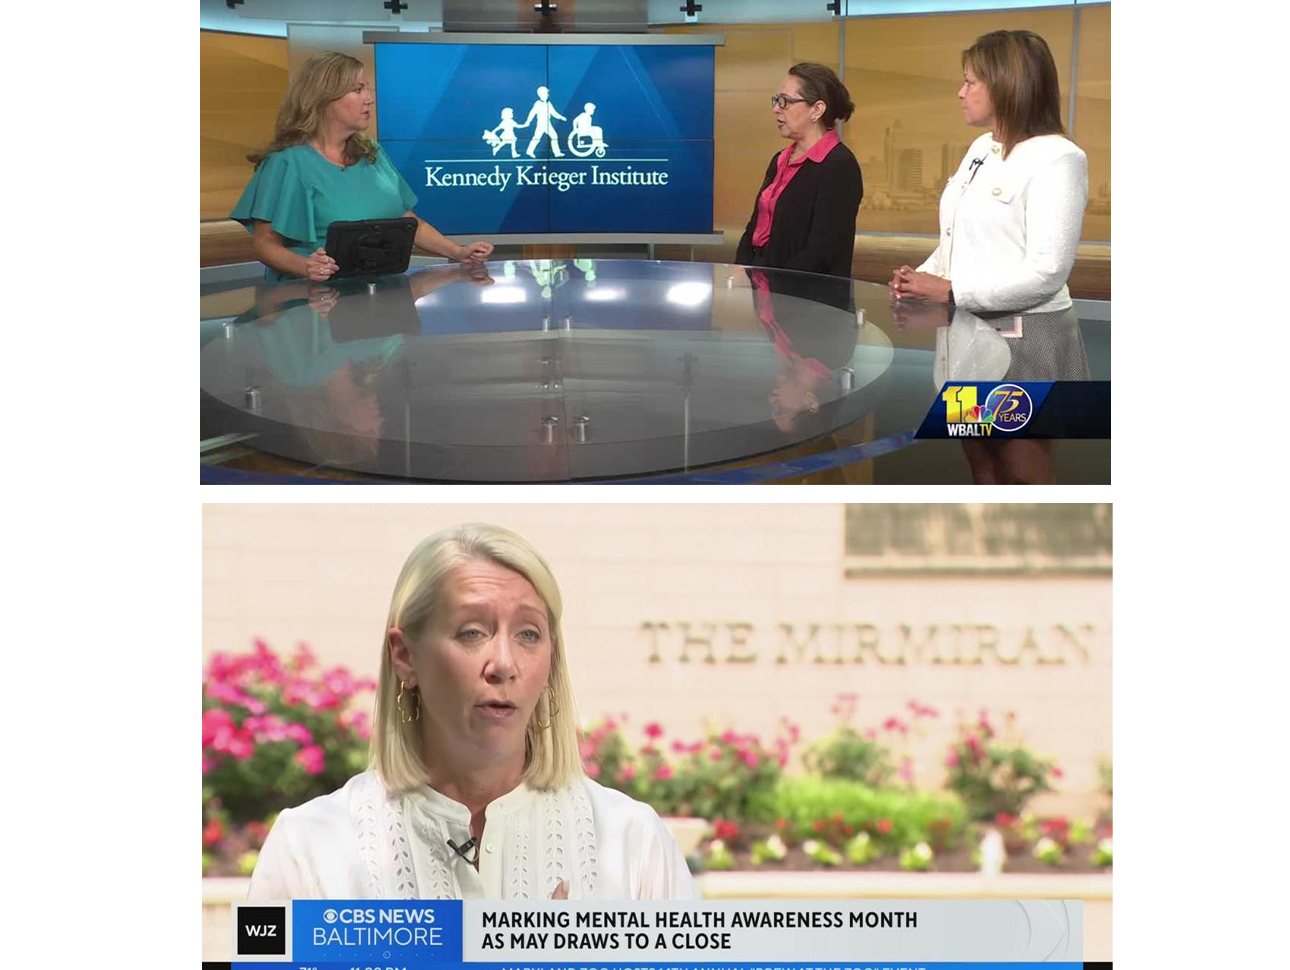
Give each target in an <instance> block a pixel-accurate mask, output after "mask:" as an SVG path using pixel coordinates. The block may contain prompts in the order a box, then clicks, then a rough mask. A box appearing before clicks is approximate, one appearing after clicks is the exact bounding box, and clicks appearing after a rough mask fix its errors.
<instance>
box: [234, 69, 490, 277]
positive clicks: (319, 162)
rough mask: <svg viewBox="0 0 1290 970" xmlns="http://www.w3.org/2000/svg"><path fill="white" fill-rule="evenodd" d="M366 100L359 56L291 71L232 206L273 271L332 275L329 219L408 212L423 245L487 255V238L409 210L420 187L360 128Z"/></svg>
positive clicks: (461, 254)
mask: <svg viewBox="0 0 1290 970" xmlns="http://www.w3.org/2000/svg"><path fill="white" fill-rule="evenodd" d="M372 102H373V98H372V92H371V88H369V87H368V84H367V80H366V79H365V78H364V77H363V62H362V61H360V60H358V59H356V58H353V57H350V56H349V55H348V54H338V53H326V54H315V55H314V56H313V57H311V58H309V59H308V60H307V61H305V63H304V64H303V65H302V66H301V67H300V69H299V70H298V71H297V72H296V73H295V74H294V75H293V76H292V78H291V83H290V85H289V86H288V87H287V93H286V95H285V96H284V97H283V99H282V107H281V108H279V110H278V120H277V124H276V126H275V129H274V133H273V141H272V143H271V144H270V145H269V146H268V147H267V148H265V149H264V150H263V151H261V152H256V153H254V154H251V155H248V156H247V161H249V162H252V163H253V164H254V165H255V174H254V175H252V176H251V181H250V183H248V185H247V187H246V191H244V192H243V193H242V198H241V199H239V200H238V203H237V205H236V206H235V207H234V209H233V213H232V218H233V219H236V220H237V221H238V222H240V223H242V225H243V226H245V227H246V228H247V229H248V230H250V232H251V233H252V243H251V245H252V248H253V249H254V251H255V255H256V257H257V258H258V259H259V260H260V262H262V263H264V264H265V266H267V267H268V270H267V273H266V275H267V276H268V277H269V278H270V279H272V280H275V281H277V280H287V279H292V278H296V277H305V278H307V279H309V280H312V281H313V282H315V283H320V282H322V281H324V280H327V279H330V278H331V277H332V275H333V274H334V273H335V272H336V270H337V269H338V267H337V265H336V261H335V260H334V259H332V257H331V256H330V255H329V254H328V253H327V251H326V250H325V249H324V248H323V243H325V242H326V241H327V228H328V227H329V226H330V225H331V224H332V223H333V222H346V221H353V220H359V219H398V218H401V217H403V216H407V217H409V218H412V219H416V220H417V234H416V237H415V243H416V245H418V246H420V247H421V248H422V249H425V250H428V251H429V252H432V253H436V254H437V255H440V256H447V257H448V258H449V259H454V260H458V261H460V262H466V261H471V262H482V261H483V260H486V259H487V258H488V257H489V254H491V253H492V251H493V247H492V244H491V243H486V242H473V243H470V244H469V245H467V246H462V245H460V244H458V243H455V242H453V241H452V240H451V239H448V238H447V237H446V236H444V235H443V234H441V233H440V232H439V230H437V229H435V227H434V226H432V225H430V224H429V223H428V222H425V221H423V220H422V219H421V218H420V217H418V216H417V214H416V213H415V212H413V211H412V207H413V206H414V205H416V202H417V197H416V195H415V194H414V193H413V191H412V189H411V188H409V187H408V183H407V182H406V181H404V179H403V176H402V175H400V174H399V172H398V170H397V169H396V168H395V167H394V165H393V164H392V163H391V162H390V159H389V157H388V156H387V155H386V154H385V151H384V149H382V148H381V147H380V146H379V145H378V144H376V143H375V142H373V141H371V140H369V139H368V138H367V136H366V135H365V134H364V133H365V132H366V131H367V129H368V127H369V126H370V125H371V123H372Z"/></svg>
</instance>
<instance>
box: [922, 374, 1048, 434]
mask: <svg viewBox="0 0 1290 970" xmlns="http://www.w3.org/2000/svg"><path fill="white" fill-rule="evenodd" d="M977 391H978V389H977V387H976V386H975V385H972V384H950V385H947V386H946V388H945V390H944V391H942V392H941V400H942V401H944V402H945V432H946V434H948V435H949V437H951V438H988V437H990V435H991V434H992V433H993V432H994V431H1004V432H1008V433H1010V434H1011V433H1013V432H1016V431H1020V430H1021V429H1022V428H1024V427H1025V426H1026V425H1027V424H1028V423H1029V422H1030V419H1031V417H1033V416H1034V413H1035V405H1034V402H1033V401H1031V399H1030V395H1029V394H1028V393H1027V392H1026V389H1025V388H1024V387H1020V386H1018V385H1016V384H998V385H996V386H995V387H993V388H991V389H990V392H989V393H988V394H987V395H986V397H985V401H984V402H982V403H979V404H978V403H977Z"/></svg>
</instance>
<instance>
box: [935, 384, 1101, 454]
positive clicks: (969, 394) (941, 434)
mask: <svg viewBox="0 0 1290 970" xmlns="http://www.w3.org/2000/svg"><path fill="white" fill-rule="evenodd" d="M914 437H915V438H964V439H974V440H979V441H986V440H989V441H1006V440H1008V439H1009V438H1109V437H1111V382H1110V381H947V382H946V383H945V384H944V385H942V387H941V390H940V393H939V394H938V395H937V398H936V400H935V401H933V402H932V406H931V408H929V409H928V411H927V416H926V417H925V418H923V423H922V424H921V425H919V428H918V433H917V434H916V435H914Z"/></svg>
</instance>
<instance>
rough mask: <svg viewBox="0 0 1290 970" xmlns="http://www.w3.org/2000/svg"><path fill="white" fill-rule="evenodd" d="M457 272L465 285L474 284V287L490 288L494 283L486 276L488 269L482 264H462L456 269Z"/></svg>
mask: <svg viewBox="0 0 1290 970" xmlns="http://www.w3.org/2000/svg"><path fill="white" fill-rule="evenodd" d="M457 272H458V273H460V274H461V278H462V279H464V280H465V281H466V282H467V283H474V284H475V285H476V286H491V285H492V284H493V282H494V280H493V278H492V277H491V276H489V275H488V267H487V266H485V265H484V264H483V263H477V262H471V263H462V264H461V265H459V266H458V267H457Z"/></svg>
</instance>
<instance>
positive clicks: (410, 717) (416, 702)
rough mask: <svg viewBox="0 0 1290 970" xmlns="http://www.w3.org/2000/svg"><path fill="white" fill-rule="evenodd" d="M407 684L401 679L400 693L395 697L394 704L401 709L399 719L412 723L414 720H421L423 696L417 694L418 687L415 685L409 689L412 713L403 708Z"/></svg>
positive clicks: (405, 722)
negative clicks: (404, 691)
mask: <svg viewBox="0 0 1290 970" xmlns="http://www.w3.org/2000/svg"><path fill="white" fill-rule="evenodd" d="M406 686H407V685H406V684H405V683H403V681H401V680H400V681H399V693H398V694H397V695H396V696H395V698H394V706H395V707H397V708H398V709H399V720H400V721H402V722H403V723H404V724H411V723H412V722H413V721H419V720H421V698H420V697H418V696H417V689H416V688H415V687H413V688H412V689H411V690H410V691H408V703H409V704H411V705H412V713H411V714H409V713H408V712H407V711H405V710H404V709H403V690H404V688H405V687H406Z"/></svg>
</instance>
